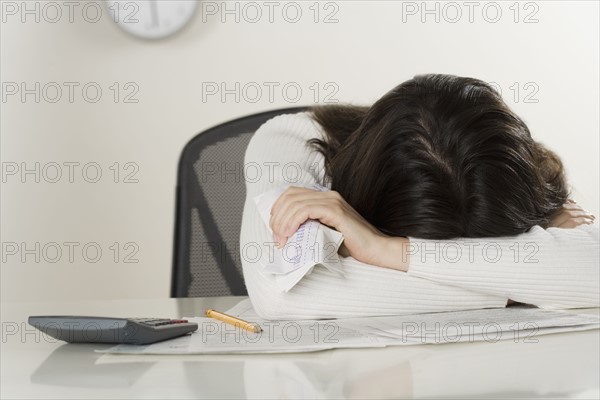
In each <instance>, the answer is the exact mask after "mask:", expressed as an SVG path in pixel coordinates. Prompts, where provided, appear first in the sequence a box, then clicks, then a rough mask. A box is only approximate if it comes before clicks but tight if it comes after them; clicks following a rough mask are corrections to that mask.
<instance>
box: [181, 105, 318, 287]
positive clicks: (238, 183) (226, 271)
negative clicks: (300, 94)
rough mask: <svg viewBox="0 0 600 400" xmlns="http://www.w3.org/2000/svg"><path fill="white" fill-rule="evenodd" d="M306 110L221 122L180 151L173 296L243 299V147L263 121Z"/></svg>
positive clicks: (295, 108)
mask: <svg viewBox="0 0 600 400" xmlns="http://www.w3.org/2000/svg"><path fill="white" fill-rule="evenodd" d="M307 109H308V107H292V108H284V109H279V110H273V111H267V112H262V113H258V114H253V115H249V116H246V117H242V118H238V119H235V120H233V121H229V122H225V123H223V124H221V125H218V126H215V127H213V128H210V129H208V130H206V131H204V132H201V133H199V134H198V135H196V136H195V137H194V138H192V139H191V140H190V141H189V142H188V143H187V145H186V146H185V147H184V149H183V151H182V153H181V157H180V159H179V167H178V172H177V188H176V209H175V237H174V246H173V271H172V280H171V297H209V296H229V295H235V296H241V295H247V291H246V286H245V285H244V277H243V275H242V264H241V260H240V252H239V239H240V227H241V224H242V213H243V211H244V203H245V200H246V184H245V182H244V175H243V168H244V154H245V152H246V147H247V146H248V143H249V141H250V138H251V137H252V135H253V134H254V132H256V130H257V129H258V128H259V127H260V126H261V125H262V124H263V123H264V122H266V121H267V120H269V119H271V118H273V117H275V116H277V115H281V114H290V113H298V112H302V111H306V110H307Z"/></svg>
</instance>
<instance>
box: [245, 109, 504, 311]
mask: <svg viewBox="0 0 600 400" xmlns="http://www.w3.org/2000/svg"><path fill="white" fill-rule="evenodd" d="M313 137H321V138H322V137H323V136H322V133H321V131H320V129H319V127H318V126H317V125H316V123H315V122H314V121H313V120H312V119H311V118H310V116H309V115H308V114H307V113H299V114H294V115H283V116H279V117H276V118H274V119H272V120H270V121H268V122H267V123H265V124H264V125H263V126H262V127H261V128H260V129H259V130H258V131H257V132H256V133H255V135H254V136H253V138H252V140H251V141H250V143H249V146H248V149H247V150H246V155H245V165H244V173H245V181H246V203H245V206H244V214H243V218H242V227H241V233H240V256H241V258H242V265H243V270H244V279H245V282H246V287H247V289H248V293H249V295H250V299H251V301H252V304H253V306H254V308H255V310H256V311H257V313H258V314H259V315H261V316H262V317H264V318H270V319H294V318H339V317H355V316H372V315H393V314H410V313H421V312H438V311H452V310H467V309H476V308H488V307H503V306H504V305H505V304H506V301H507V298H506V297H503V296H496V295H489V294H482V293H478V292H476V291H471V290H469V289H464V288H460V287H455V286H449V285H444V284H440V283H435V282H432V281H430V280H427V279H421V278H419V277H416V276H412V275H409V274H406V273H404V272H401V271H395V270H392V269H386V268H377V267H375V266H373V265H370V264H366V263H362V262H359V261H357V260H356V259H354V258H353V257H341V263H342V268H343V270H344V272H345V275H344V276H343V277H341V276H337V275H333V274H331V273H330V272H329V271H328V270H326V269H325V268H323V267H321V266H316V267H315V268H314V270H313V272H312V273H311V274H310V275H307V276H305V277H304V278H302V280H300V282H299V283H297V284H296V286H294V287H293V288H292V289H291V290H290V291H289V292H287V293H285V292H281V291H280V290H279V289H278V288H277V286H276V285H275V277H274V276H273V275H269V274H266V273H264V272H263V268H264V265H265V263H266V260H267V259H268V254H269V253H268V252H269V251H272V250H270V249H273V246H274V240H273V238H272V237H271V235H270V234H269V232H268V230H267V227H266V225H265V224H264V222H263V221H262V219H261V217H260V215H259V213H258V210H257V208H256V206H255V204H254V200H253V199H254V197H255V196H258V195H259V194H262V193H264V192H267V191H268V190H270V189H272V188H274V187H278V186H282V185H289V184H292V185H294V184H297V185H311V184H314V183H321V182H322V178H323V174H324V170H323V158H322V155H321V154H320V153H318V152H316V151H313V150H312V149H310V148H309V147H308V144H307V143H306V141H307V140H308V139H310V138H313ZM257 250H258V253H257Z"/></svg>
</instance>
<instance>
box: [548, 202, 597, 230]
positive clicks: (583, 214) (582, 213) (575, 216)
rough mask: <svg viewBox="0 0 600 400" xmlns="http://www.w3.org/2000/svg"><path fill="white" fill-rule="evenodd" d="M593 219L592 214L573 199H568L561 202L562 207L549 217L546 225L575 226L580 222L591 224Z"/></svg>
mask: <svg viewBox="0 0 600 400" xmlns="http://www.w3.org/2000/svg"><path fill="white" fill-rule="evenodd" d="M595 219H596V216H595V215H594V214H591V213H590V212H589V211H586V210H584V209H583V208H581V206H579V205H578V204H577V203H575V201H573V200H571V199H569V200H567V202H566V203H565V204H563V206H562V209H560V210H558V211H557V212H556V213H554V215H553V216H552V218H550V223H549V224H548V227H549V228H550V227H555V228H575V227H576V226H579V225H581V224H593V223H594V220H595Z"/></svg>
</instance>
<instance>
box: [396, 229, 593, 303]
mask: <svg viewBox="0 0 600 400" xmlns="http://www.w3.org/2000/svg"><path fill="white" fill-rule="evenodd" d="M598 243H599V242H598V226H597V225H579V226H578V227H576V228H573V229H562V228H548V229H543V228H542V227H540V226H537V225H536V226H534V227H533V228H531V229H530V230H529V231H528V232H526V233H523V234H520V235H516V236H506V237H498V238H491V239H490V238H486V239H466V238H459V239H454V240H448V241H436V240H424V239H417V238H409V245H408V246H407V251H406V252H405V255H404V256H407V257H408V262H409V268H408V274H409V275H411V276H414V277H420V278H424V279H429V280H431V281H432V282H438V283H444V284H448V285H454V286H457V287H462V288H465V289H471V290H475V291H479V292H481V293H488V294H491V295H496V296H502V297H508V298H510V299H512V300H515V301H518V302H523V303H528V304H533V305H536V306H538V307H540V308H548V309H559V308H583V307H598V306H599V305H600V276H599V273H598V271H599V255H598V254H599V248H600V247H599V245H598Z"/></svg>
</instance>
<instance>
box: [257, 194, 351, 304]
mask: <svg viewBox="0 0 600 400" xmlns="http://www.w3.org/2000/svg"><path fill="white" fill-rule="evenodd" d="M289 186H302V187H306V188H309V189H314V190H318V191H321V192H322V191H328V190H329V189H328V188H326V187H324V186H321V185H317V184H314V185H284V186H279V187H276V188H274V189H272V190H270V191H268V192H265V193H262V194H260V195H258V196H256V197H255V198H254V202H255V204H256V207H257V208H258V212H259V214H260V216H261V219H262V220H263V222H264V223H265V224H266V227H267V230H268V231H269V233H270V234H271V235H272V234H273V231H272V230H271V228H270V227H269V220H270V218H271V208H272V207H273V204H274V203H275V201H276V200H277V198H278V197H279V196H280V195H281V193H283V191H284V190H285V189H286V188H287V187H289ZM343 240H344V235H342V234H341V233H340V232H338V231H336V230H335V229H331V228H329V227H328V226H326V225H323V224H321V223H320V222H319V221H318V220H314V219H309V220H306V222H304V223H303V224H302V225H300V227H299V228H298V230H297V231H296V233H294V234H293V235H292V236H291V237H289V238H288V240H287V243H286V244H285V245H284V246H283V248H281V249H277V248H276V247H273V248H274V252H273V253H272V254H270V256H269V260H267V264H266V266H265V268H264V270H263V272H264V273H266V274H271V275H275V281H276V284H277V286H278V287H279V288H280V289H281V290H282V291H284V292H287V291H289V290H290V289H291V288H293V287H294V286H295V285H296V283H298V282H299V281H300V280H301V279H302V278H303V277H304V276H306V275H308V274H310V273H311V272H312V270H313V268H314V267H315V266H317V265H322V266H324V267H325V268H327V269H328V270H329V271H331V272H332V273H335V274H339V275H343V270H342V269H341V264H340V259H339V256H338V253H337V251H338V249H339V247H340V245H341V244H342V241H343Z"/></svg>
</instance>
